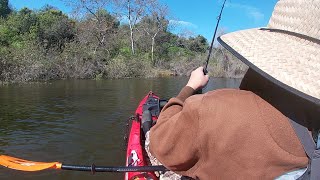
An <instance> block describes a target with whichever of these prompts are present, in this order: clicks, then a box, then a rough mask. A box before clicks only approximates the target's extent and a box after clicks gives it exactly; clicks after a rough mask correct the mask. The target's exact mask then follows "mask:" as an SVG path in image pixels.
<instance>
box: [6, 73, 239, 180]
mask: <svg viewBox="0 0 320 180" xmlns="http://www.w3.org/2000/svg"><path fill="white" fill-rule="evenodd" d="M187 80H188V79H187V78H184V77H173V78H160V79H159V78H157V79H122V80H102V81H93V80H76V81H67V80H65V81H54V82H50V83H38V84H24V85H8V86H1V87H0V123H1V125H0V153H1V154H8V155H12V156H16V157H21V158H24V159H30V160H35V161H48V162H50V161H62V162H64V163H72V164H85V165H90V164H92V163H93V162H94V163H95V164H96V165H110V166H117V165H124V162H125V151H123V135H124V132H125V125H126V123H127V119H128V118H129V117H130V115H132V114H133V112H134V110H135V108H136V106H137V104H138V102H139V101H140V100H141V98H142V97H144V96H145V94H146V93H148V92H149V91H154V92H155V93H156V94H158V95H159V96H160V97H162V98H165V99H167V98H170V97H172V96H175V95H177V94H178V92H179V91H180V89H181V88H182V87H183V86H184V85H185V84H186V83H187ZM239 82H240V80H238V79H211V80H210V82H209V84H208V85H207V87H206V88H205V89H204V92H206V91H209V90H212V89H217V88H223V87H233V88H234V87H238V85H239ZM0 178H1V179H47V180H48V179H80V180H81V179H91V178H92V179H122V178H123V175H122V174H114V173H100V174H98V173H97V174H95V175H94V176H92V175H91V174H90V173H85V172H74V171H56V170H49V171H41V172H34V173H30V172H20V171H14V170H9V169H6V168H2V167H1V168H0Z"/></svg>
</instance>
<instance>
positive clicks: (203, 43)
mask: <svg viewBox="0 0 320 180" xmlns="http://www.w3.org/2000/svg"><path fill="white" fill-rule="evenodd" d="M188 49H190V50H191V51H195V52H201V53H204V52H206V51H207V49H208V42H207V39H206V38H205V37H203V36H201V35H198V36H197V37H195V38H194V37H191V38H190V39H189V44H188Z"/></svg>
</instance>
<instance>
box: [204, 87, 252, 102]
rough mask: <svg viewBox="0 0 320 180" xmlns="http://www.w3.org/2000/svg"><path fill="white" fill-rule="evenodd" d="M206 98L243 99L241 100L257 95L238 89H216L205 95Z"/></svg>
mask: <svg viewBox="0 0 320 180" xmlns="http://www.w3.org/2000/svg"><path fill="white" fill-rule="evenodd" d="M205 96H206V98H210V97H214V98H223V99H226V98H232V99H243V98H256V97H257V95H256V94H254V93H253V92H251V91H245V90H240V89H227V88H225V89H217V90H213V91H209V92H207V93H206V94H205Z"/></svg>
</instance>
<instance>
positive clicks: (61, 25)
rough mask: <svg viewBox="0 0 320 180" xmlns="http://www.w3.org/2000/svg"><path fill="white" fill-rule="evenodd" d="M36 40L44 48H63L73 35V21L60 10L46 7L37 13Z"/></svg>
mask: <svg viewBox="0 0 320 180" xmlns="http://www.w3.org/2000/svg"><path fill="white" fill-rule="evenodd" d="M37 19H38V22H37V26H38V30H37V31H38V32H37V33H38V34H37V36H38V41H39V42H40V43H41V44H42V45H43V47H45V49H46V50H49V49H51V48H54V49H58V50H63V48H64V46H65V43H66V42H69V41H71V40H72V39H73V38H74V36H75V22H74V21H72V20H70V19H69V18H68V16H67V15H65V14H63V13H62V11H60V10H56V9H53V8H46V9H44V10H42V11H40V13H39V14H38V15H37Z"/></svg>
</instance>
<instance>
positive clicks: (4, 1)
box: [0, 0, 12, 18]
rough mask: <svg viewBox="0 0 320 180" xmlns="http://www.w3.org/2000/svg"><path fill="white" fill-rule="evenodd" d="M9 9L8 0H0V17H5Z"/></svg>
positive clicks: (9, 11)
mask: <svg viewBox="0 0 320 180" xmlns="http://www.w3.org/2000/svg"><path fill="white" fill-rule="evenodd" d="M11 11H12V10H11V8H10V7H9V0H0V17H4V18H5V17H7V16H8V15H9V14H10V13H11Z"/></svg>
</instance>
